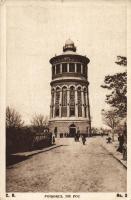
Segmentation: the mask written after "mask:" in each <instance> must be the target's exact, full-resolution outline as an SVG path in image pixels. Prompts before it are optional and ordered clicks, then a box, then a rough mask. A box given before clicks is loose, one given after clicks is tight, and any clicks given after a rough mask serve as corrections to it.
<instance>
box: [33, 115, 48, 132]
mask: <svg viewBox="0 0 131 200" xmlns="http://www.w3.org/2000/svg"><path fill="white" fill-rule="evenodd" d="M47 123H48V117H47V116H44V115H42V114H35V115H34V116H33V118H32V120H31V124H32V126H33V127H34V128H35V129H37V130H38V131H43V129H44V128H45V127H46V125H47Z"/></svg>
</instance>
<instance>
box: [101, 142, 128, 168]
mask: <svg viewBox="0 0 131 200" xmlns="http://www.w3.org/2000/svg"><path fill="white" fill-rule="evenodd" d="M101 146H102V147H103V148H104V149H105V150H106V151H107V152H109V153H110V155H112V156H113V158H115V159H116V160H117V161H118V162H119V163H121V164H122V165H123V166H124V167H125V168H126V169H127V165H126V163H124V162H123V161H122V160H121V159H120V158H118V156H116V155H115V154H114V153H113V152H111V151H110V150H109V149H108V148H106V147H105V146H104V145H103V144H102V145H101Z"/></svg>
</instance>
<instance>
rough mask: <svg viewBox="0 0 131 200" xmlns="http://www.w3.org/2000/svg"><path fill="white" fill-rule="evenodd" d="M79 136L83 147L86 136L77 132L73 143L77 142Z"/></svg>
mask: <svg viewBox="0 0 131 200" xmlns="http://www.w3.org/2000/svg"><path fill="white" fill-rule="evenodd" d="M80 136H81V139H82V143H83V145H85V142H86V136H85V134H82V135H80V132H79V131H78V132H77V133H76V134H75V137H74V139H75V142H79V139H80Z"/></svg>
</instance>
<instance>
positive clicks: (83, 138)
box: [82, 135, 86, 145]
mask: <svg viewBox="0 0 131 200" xmlns="http://www.w3.org/2000/svg"><path fill="white" fill-rule="evenodd" d="M85 142H86V137H85V135H82V143H83V145H85Z"/></svg>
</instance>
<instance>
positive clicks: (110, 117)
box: [102, 109, 120, 141]
mask: <svg viewBox="0 0 131 200" xmlns="http://www.w3.org/2000/svg"><path fill="white" fill-rule="evenodd" d="M102 118H103V122H104V124H105V125H107V126H108V127H110V128H111V129H112V141H114V130H115V128H116V127H117V125H118V124H119V122H120V118H119V117H118V115H117V112H116V110H113V109H112V110H104V109H103V110H102Z"/></svg>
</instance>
